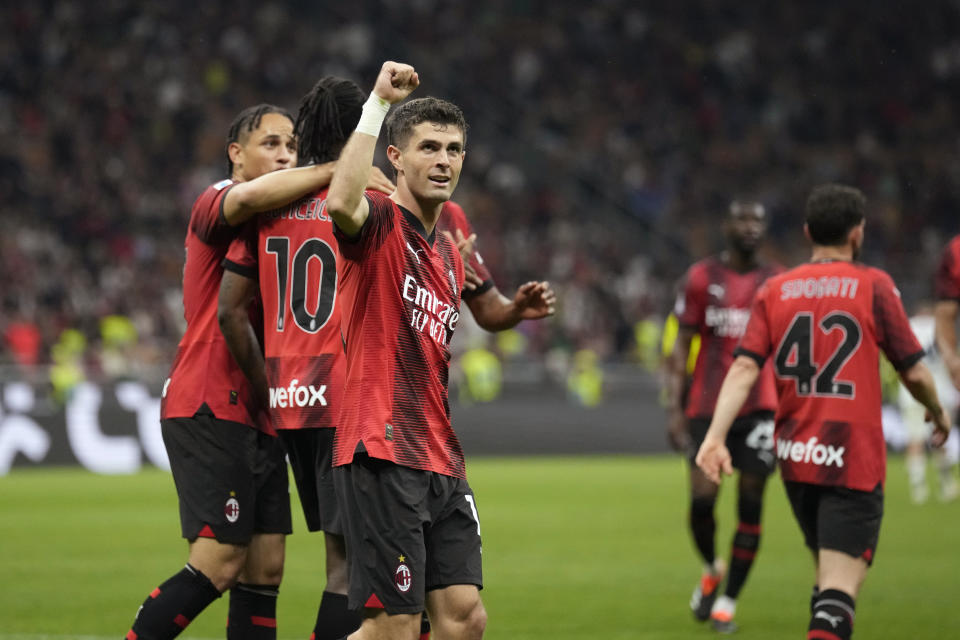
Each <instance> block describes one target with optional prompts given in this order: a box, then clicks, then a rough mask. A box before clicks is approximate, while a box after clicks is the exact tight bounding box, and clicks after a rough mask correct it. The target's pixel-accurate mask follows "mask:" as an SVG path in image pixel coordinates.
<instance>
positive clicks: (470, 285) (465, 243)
mask: <svg viewBox="0 0 960 640" xmlns="http://www.w3.org/2000/svg"><path fill="white" fill-rule="evenodd" d="M454 232H455V233H456V234H457V237H456V238H454V237H453V234H452V233H450V232H449V231H444V232H443V235H445V236H447V239H448V240H450V242H452V243H453V244H454V245H455V246H456V247H457V251H459V252H460V257H461V258H462V259H463V272H464V276H465V278H464V281H463V288H464V289H466V290H467V291H474V290H475V289H476V288H477V287H479V286H480V285H482V284H483V279H482V278H480V276H479V275H477V272H476V270H475V269H474V268H473V267H472V266H470V258H471V257H472V256H473V247H474V245H475V244H476V242H477V234H475V233H471V234H470V237H469V238H467V237H464V235H463V231H461V230H460V229H454Z"/></svg>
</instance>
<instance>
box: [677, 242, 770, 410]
mask: <svg viewBox="0 0 960 640" xmlns="http://www.w3.org/2000/svg"><path fill="white" fill-rule="evenodd" d="M781 271H783V269H781V268H780V267H779V266H776V265H764V266H761V267H758V268H757V269H752V270H750V271H746V272H742V273H741V272H739V271H736V270H734V269H731V268H729V267H728V266H727V265H725V264H724V263H723V261H722V260H721V259H720V258H719V257H718V256H712V257H709V258H705V259H704V260H701V261H700V262H697V263H696V264H694V265H693V266H691V267H690V269H689V270H688V271H687V275H686V285H685V287H684V291H683V294H682V295H681V296H680V297H679V298H678V300H677V305H676V308H675V309H674V313H676V315H677V318H678V320H679V322H680V324H681V325H682V326H685V327H689V328H692V329H694V330H695V331H696V332H697V335H699V336H700V352H699V354H698V355H697V362H696V366H695V367H694V370H693V380H692V382H691V384H690V392H689V395H688V396H687V404H686V408H685V412H686V415H687V417H689V418H709V417H710V416H712V415H713V409H714V407H715V406H716V404H717V397H718V396H719V395H720V385H721V384H722V383H723V378H724V376H725V375H726V374H727V369H729V368H730V365H731V364H732V363H733V350H734V349H735V348H736V346H737V343H738V342H739V340H740V337H741V336H742V335H743V331H744V329H745V328H746V326H747V319H748V318H749V317H750V305H751V304H752V302H753V296H754V295H755V294H756V292H757V290H758V289H759V288H760V285H762V284H763V283H764V281H766V279H767V278H769V277H770V276H772V275H774V274H776V273H780V272H781ZM776 406H777V392H776V387H775V385H774V382H773V368H772V367H771V366H769V365H767V366H765V367H764V368H763V370H762V371H761V372H760V379H759V380H758V381H757V384H755V385H754V387H753V389H751V391H750V395H749V396H748V397H747V401H746V402H745V403H744V405H743V408H742V409H741V410H740V414H739V415H740V416H745V415H749V414H751V413H755V412H757V411H773V410H774V409H775V408H776Z"/></svg>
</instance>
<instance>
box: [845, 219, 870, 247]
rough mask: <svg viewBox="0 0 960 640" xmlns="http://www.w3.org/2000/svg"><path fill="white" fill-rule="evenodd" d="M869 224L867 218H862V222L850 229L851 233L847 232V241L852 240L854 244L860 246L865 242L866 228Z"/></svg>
mask: <svg viewBox="0 0 960 640" xmlns="http://www.w3.org/2000/svg"><path fill="white" fill-rule="evenodd" d="M866 225H867V221H866V220H862V221H861V222H860V224H858V225H857V226H855V227H854V228H853V229H850V233H849V234H847V242H852V243H853V246H855V247H858V246H860V244H861V243H862V242H863V234H864V228H865V227H866Z"/></svg>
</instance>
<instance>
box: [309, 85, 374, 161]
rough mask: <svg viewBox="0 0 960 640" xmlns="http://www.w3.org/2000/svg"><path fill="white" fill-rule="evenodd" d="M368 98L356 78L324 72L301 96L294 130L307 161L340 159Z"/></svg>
mask: <svg viewBox="0 0 960 640" xmlns="http://www.w3.org/2000/svg"><path fill="white" fill-rule="evenodd" d="M366 99H367V96H366V95H364V93H363V91H362V90H361V89H360V87H359V86H357V83H355V82H353V81H352V80H344V79H343V78H337V77H336V76H324V77H323V78H320V80H319V81H317V84H315V85H313V88H312V89H310V91H309V92H308V93H307V94H306V95H305V96H303V98H301V99H300V110H299V111H298V112H297V122H296V124H295V125H294V131H296V133H297V146H298V155H299V156H300V159H301V160H303V161H304V162H305V163H306V162H313V163H321V162H330V161H332V160H336V159H337V156H339V155H340V151H341V150H342V149H343V145H344V144H346V142H347V138H349V137H350V134H351V133H352V132H353V130H354V129H356V128H357V123H358V122H360V113H361V111H362V110H363V103H364V101H365V100H366Z"/></svg>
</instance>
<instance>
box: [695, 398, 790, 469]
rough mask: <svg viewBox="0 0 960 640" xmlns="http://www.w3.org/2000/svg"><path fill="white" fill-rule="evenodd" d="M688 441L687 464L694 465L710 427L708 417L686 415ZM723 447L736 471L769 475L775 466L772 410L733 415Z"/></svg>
mask: <svg viewBox="0 0 960 640" xmlns="http://www.w3.org/2000/svg"><path fill="white" fill-rule="evenodd" d="M687 424H688V425H689V429H690V439H691V440H692V444H693V446H692V451H691V452H690V455H689V460H690V464H692V465H695V464H696V462H695V460H696V457H697V451H699V450H700V445H702V444H703V439H704V438H705V437H706V435H707V429H709V428H710V418H690V420H689V421H688V422H687ZM727 449H728V450H729V451H730V458H731V461H732V462H733V466H734V467H735V468H737V469H739V470H740V471H746V472H747V473H755V474H760V475H769V474H771V473H773V470H774V469H776V468H777V458H776V456H775V455H774V453H773V412H772V411H757V412H756V413H751V414H750V415H746V416H743V417H742V418H737V419H736V420H734V421H733V426H731V427H730V431H729V432H728V433H727Z"/></svg>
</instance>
